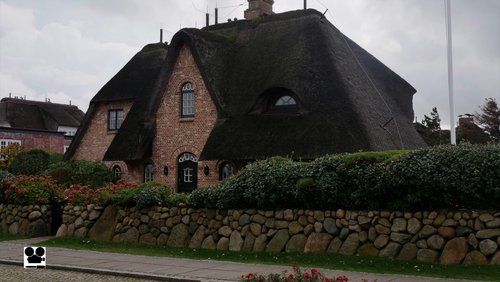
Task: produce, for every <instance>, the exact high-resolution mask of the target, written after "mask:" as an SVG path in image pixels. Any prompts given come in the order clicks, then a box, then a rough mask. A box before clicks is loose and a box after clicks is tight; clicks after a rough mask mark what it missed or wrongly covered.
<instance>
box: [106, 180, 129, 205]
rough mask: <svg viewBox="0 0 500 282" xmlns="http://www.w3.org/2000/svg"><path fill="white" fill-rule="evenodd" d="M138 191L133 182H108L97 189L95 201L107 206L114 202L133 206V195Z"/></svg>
mask: <svg viewBox="0 0 500 282" xmlns="http://www.w3.org/2000/svg"><path fill="white" fill-rule="evenodd" d="M138 192H139V189H138V188H137V185H136V184H135V183H130V182H125V181H118V182H117V183H108V184H107V185H106V186H104V187H102V188H99V189H97V191H96V193H97V199H96V202H97V203H98V204H100V205H103V206H107V205H110V204H116V205H120V206H134V205H135V204H136V203H135V196H136V195H137V193H138Z"/></svg>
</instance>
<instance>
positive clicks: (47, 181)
mask: <svg viewBox="0 0 500 282" xmlns="http://www.w3.org/2000/svg"><path fill="white" fill-rule="evenodd" d="M1 189H2V194H3V196H4V201H5V202H6V203H8V204H18V205H33V204H47V203H52V202H54V201H60V200H61V199H62V197H63V190H62V187H61V186H60V185H58V184H57V183H56V182H55V181H54V180H53V179H52V178H51V177H50V176H46V175H36V176H27V175H18V176H15V177H13V178H11V179H6V180H4V181H3V183H2V186H1Z"/></svg>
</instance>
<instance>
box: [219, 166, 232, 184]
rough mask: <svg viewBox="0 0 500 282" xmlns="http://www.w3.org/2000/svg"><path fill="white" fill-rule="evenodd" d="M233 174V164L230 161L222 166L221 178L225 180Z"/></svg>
mask: <svg viewBox="0 0 500 282" xmlns="http://www.w3.org/2000/svg"><path fill="white" fill-rule="evenodd" d="M232 175H233V166H232V165H231V164H230V163H225V164H223V165H222V167H221V175H220V178H221V180H224V179H226V178H228V177H230V176H232Z"/></svg>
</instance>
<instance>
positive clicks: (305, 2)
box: [304, 0, 307, 10]
mask: <svg viewBox="0 0 500 282" xmlns="http://www.w3.org/2000/svg"><path fill="white" fill-rule="evenodd" d="M304 10H307V0H304Z"/></svg>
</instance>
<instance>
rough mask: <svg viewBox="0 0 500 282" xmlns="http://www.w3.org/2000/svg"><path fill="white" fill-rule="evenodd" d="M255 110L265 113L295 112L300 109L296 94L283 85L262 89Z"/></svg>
mask: <svg viewBox="0 0 500 282" xmlns="http://www.w3.org/2000/svg"><path fill="white" fill-rule="evenodd" d="M255 108H256V110H257V111H256V112H259V108H260V112H261V113H266V114H280V115H281V114H297V113H299V111H300V110H301V109H302V105H301V102H300V100H299V98H298V96H297V95H296V94H295V93H294V92H293V91H292V90H290V89H288V88H283V87H274V88H269V89H267V90H266V91H264V92H263V93H262V94H261V95H260V98H259V100H258V101H257V103H256V107H255Z"/></svg>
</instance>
